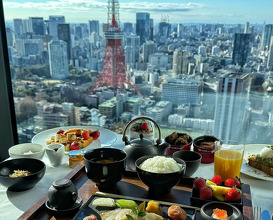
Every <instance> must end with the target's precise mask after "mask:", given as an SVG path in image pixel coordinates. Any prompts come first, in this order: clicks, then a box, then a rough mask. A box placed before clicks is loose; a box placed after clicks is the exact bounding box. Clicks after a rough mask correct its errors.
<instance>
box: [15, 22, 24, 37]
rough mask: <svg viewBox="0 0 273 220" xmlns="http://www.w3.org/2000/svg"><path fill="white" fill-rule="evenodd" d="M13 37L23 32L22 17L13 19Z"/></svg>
mask: <svg viewBox="0 0 273 220" xmlns="http://www.w3.org/2000/svg"><path fill="white" fill-rule="evenodd" d="M13 24H14V33H15V37H16V35H18V34H23V33H24V26H23V20H22V19H13Z"/></svg>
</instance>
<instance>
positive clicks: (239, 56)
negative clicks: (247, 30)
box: [232, 33, 251, 66]
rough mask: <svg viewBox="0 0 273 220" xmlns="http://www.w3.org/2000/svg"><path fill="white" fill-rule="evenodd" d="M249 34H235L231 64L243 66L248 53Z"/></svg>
mask: <svg viewBox="0 0 273 220" xmlns="http://www.w3.org/2000/svg"><path fill="white" fill-rule="evenodd" d="M250 41H251V34H243V33H235V39H234V44H233V54H232V63H233V64H234V65H236V64H238V65H240V66H244V64H245V63H246V60H247V57H248V55H249V52H250Z"/></svg>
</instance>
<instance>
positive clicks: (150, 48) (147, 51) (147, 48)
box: [143, 41, 156, 62]
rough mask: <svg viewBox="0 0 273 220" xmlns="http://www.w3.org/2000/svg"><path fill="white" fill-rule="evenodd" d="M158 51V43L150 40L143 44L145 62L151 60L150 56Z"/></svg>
mask: <svg viewBox="0 0 273 220" xmlns="http://www.w3.org/2000/svg"><path fill="white" fill-rule="evenodd" d="M155 52H156V44H155V43H154V42H153V41H148V42H146V43H144V44H143V62H149V56H150V55H151V54H154V53H155Z"/></svg>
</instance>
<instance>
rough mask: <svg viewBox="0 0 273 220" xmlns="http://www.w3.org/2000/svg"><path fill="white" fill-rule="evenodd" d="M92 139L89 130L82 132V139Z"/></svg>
mask: <svg viewBox="0 0 273 220" xmlns="http://www.w3.org/2000/svg"><path fill="white" fill-rule="evenodd" d="M89 137H90V134H89V131H88V130H83V132H82V138H83V139H84V140H87V139H88V138H89Z"/></svg>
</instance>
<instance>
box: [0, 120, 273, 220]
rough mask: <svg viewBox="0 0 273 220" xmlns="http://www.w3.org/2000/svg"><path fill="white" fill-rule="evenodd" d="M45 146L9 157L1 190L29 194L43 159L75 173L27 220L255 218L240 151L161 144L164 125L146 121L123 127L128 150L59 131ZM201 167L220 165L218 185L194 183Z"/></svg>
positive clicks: (97, 133)
mask: <svg viewBox="0 0 273 220" xmlns="http://www.w3.org/2000/svg"><path fill="white" fill-rule="evenodd" d="M155 131H156V132H157V134H158V138H157V139H155V133H156V132H155ZM127 133H129V136H128V134H127ZM44 138H45V139H46V142H45V143H25V144H19V145H15V146H13V147H11V148H10V149H9V154H10V157H11V158H9V159H8V160H6V161H4V162H2V163H0V183H1V184H2V185H3V186H5V187H6V188H7V190H9V191H24V190H31V189H32V188H33V187H35V186H36V185H37V184H39V181H40V180H41V179H42V178H43V176H44V175H45V173H46V168H47V166H48V165H46V164H45V163H44V162H43V160H42V158H43V156H44V154H45V155H46V156H47V158H48V160H49V162H50V167H58V166H60V165H61V164H63V162H64V161H65V160H67V159H68V161H66V162H68V164H69V167H70V168H73V169H72V170H71V173H70V174H69V175H67V176H66V177H64V178H63V179H58V180H55V181H54V182H53V183H52V184H51V186H50V188H49V189H48V192H47V194H46V195H44V196H43V197H42V198H41V199H40V200H39V201H38V202H37V203H40V204H42V206H39V207H38V206H37V204H34V205H33V206H34V207H32V210H31V211H30V210H28V211H26V213H24V214H23V215H22V216H23V217H22V218H21V219H24V218H25V217H26V216H28V218H25V219H40V218H33V216H44V217H43V218H41V219H52V220H53V219H84V220H88V219H93V220H95V219H174V220H176V219H177V220H179V219H183V220H185V219H234V220H235V219H251V218H253V214H252V206H251V196H250V187H249V185H248V184H242V183H240V181H239V175H240V170H241V166H242V163H243V155H244V150H245V148H244V145H242V144H240V143H235V142H231V141H223V140H219V139H217V138H216V137H214V136H210V135H203V136H199V137H196V138H194V139H193V138H192V137H190V136H189V135H188V134H186V133H178V132H172V133H171V134H169V135H168V136H166V137H165V138H164V139H162V134H161V129H160V127H159V125H158V124H157V123H156V122H155V121H154V120H153V119H151V118H148V117H137V118H135V119H133V120H132V121H130V122H129V123H128V124H127V125H126V126H125V128H124V132H123V135H122V141H123V142H124V148H123V149H117V148H113V147H111V146H101V143H99V142H100V141H102V140H100V139H103V131H102V130H100V128H98V129H97V130H90V129H86V128H76V127H74V128H70V129H67V130H65V129H58V130H57V132H56V130H55V133H54V134H53V136H47V137H44ZM268 148H269V150H267V149H265V150H264V151H267V152H269V154H270V153H271V151H270V150H272V151H273V149H272V147H271V146H269V147H268ZM267 155H268V153H267ZM259 157H260V155H257V158H259ZM254 160H255V159H254ZM255 162H256V163H257V164H260V160H259V159H257V161H256V160H255ZM200 163H204V164H209V163H214V177H213V178H211V179H203V178H202V177H196V176H193V175H194V173H196V171H197V170H198V168H199V166H200ZM257 164H256V167H255V168H257V169H259V170H263V169H264V167H258V165H257ZM263 171H264V170H263ZM211 172H213V171H211ZM238 182H239V183H238ZM247 207H249V208H250V209H247ZM33 210H34V211H33ZM245 210H248V211H245ZM109 216H110V217H109ZM45 217H46V218H45ZM19 219H20V218H19Z"/></svg>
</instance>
